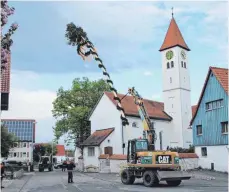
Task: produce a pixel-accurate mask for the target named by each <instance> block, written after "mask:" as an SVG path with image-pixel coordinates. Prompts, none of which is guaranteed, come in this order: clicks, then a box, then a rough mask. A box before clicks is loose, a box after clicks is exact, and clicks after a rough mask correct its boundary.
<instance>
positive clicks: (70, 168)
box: [67, 161, 75, 183]
mask: <svg viewBox="0 0 229 192" xmlns="http://www.w3.org/2000/svg"><path fill="white" fill-rule="evenodd" d="M74 168H75V164H74V163H73V161H67V171H68V183H73V174H72V171H73V169H74Z"/></svg>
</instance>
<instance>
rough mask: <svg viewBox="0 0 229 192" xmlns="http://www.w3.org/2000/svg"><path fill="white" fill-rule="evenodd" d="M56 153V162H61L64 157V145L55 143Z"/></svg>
mask: <svg viewBox="0 0 229 192" xmlns="http://www.w3.org/2000/svg"><path fill="white" fill-rule="evenodd" d="M56 149H57V153H56V155H55V157H56V158H57V162H61V161H62V160H65V159H66V155H65V148H64V145H56Z"/></svg>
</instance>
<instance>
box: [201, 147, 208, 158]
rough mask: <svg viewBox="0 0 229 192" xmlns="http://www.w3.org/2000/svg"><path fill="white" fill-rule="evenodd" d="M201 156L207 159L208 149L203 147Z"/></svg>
mask: <svg viewBox="0 0 229 192" xmlns="http://www.w3.org/2000/svg"><path fill="white" fill-rule="evenodd" d="M201 155H202V157H207V147H201Z"/></svg>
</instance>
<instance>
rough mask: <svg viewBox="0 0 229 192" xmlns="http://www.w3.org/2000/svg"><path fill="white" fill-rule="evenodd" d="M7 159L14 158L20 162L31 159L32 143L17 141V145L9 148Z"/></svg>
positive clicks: (30, 160)
mask: <svg viewBox="0 0 229 192" xmlns="http://www.w3.org/2000/svg"><path fill="white" fill-rule="evenodd" d="M8 159H9V160H16V161H22V162H27V161H29V162H32V161H33V143H32V142H19V143H17V147H14V148H11V149H10V151H9V156H8Z"/></svg>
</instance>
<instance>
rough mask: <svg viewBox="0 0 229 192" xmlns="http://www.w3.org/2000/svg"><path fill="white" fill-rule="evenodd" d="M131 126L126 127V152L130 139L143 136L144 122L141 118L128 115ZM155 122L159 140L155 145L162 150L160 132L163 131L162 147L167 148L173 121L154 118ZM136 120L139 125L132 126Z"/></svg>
mask: <svg viewBox="0 0 229 192" xmlns="http://www.w3.org/2000/svg"><path fill="white" fill-rule="evenodd" d="M128 121H129V126H127V127H125V129H124V141H125V146H126V147H125V154H127V144H128V140H130V139H135V138H140V137H141V138H143V130H144V129H143V123H142V121H141V119H140V118H137V117H128ZM152 121H153V122H154V128H155V130H156V135H157V140H156V144H155V147H156V149H157V150H160V138H159V132H162V149H163V150H164V149H166V147H167V146H168V145H169V141H170V135H171V123H170V122H168V121H162V120H152ZM133 122H135V123H136V124H137V127H132V123H133Z"/></svg>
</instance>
